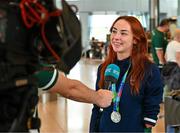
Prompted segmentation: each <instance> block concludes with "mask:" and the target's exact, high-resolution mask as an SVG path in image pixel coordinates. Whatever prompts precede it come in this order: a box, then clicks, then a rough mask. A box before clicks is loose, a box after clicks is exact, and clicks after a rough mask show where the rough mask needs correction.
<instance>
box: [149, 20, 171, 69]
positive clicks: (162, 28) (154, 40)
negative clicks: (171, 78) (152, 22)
mask: <svg viewBox="0 0 180 133" xmlns="http://www.w3.org/2000/svg"><path fill="white" fill-rule="evenodd" d="M169 24H170V22H169V19H163V20H162V21H161V23H160V25H159V26H158V27H157V28H156V29H154V30H153V31H152V33H151V52H152V57H153V60H154V62H155V63H156V64H157V65H158V67H159V69H160V71H161V70H162V67H163V65H164V64H165V63H166V60H165V51H166V47H167V44H168V35H167V32H168V31H169Z"/></svg>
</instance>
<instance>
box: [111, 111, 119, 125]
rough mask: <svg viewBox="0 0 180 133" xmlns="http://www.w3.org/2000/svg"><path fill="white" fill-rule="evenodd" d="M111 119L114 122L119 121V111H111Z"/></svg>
mask: <svg viewBox="0 0 180 133" xmlns="http://www.w3.org/2000/svg"><path fill="white" fill-rule="evenodd" d="M111 120H112V121H113V122H114V123H118V122H120V120H121V115H120V113H119V112H116V111H113V112H112V113H111Z"/></svg>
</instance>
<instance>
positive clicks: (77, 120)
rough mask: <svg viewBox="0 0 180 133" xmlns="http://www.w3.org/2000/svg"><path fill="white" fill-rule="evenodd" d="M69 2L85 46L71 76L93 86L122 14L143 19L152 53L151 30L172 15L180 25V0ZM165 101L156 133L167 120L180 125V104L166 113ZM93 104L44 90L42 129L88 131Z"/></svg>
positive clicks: (64, 132)
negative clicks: (78, 22)
mask: <svg viewBox="0 0 180 133" xmlns="http://www.w3.org/2000/svg"><path fill="white" fill-rule="evenodd" d="M67 2H68V3H69V4H70V5H73V6H72V8H73V10H75V11H76V13H77V17H78V18H79V20H80V22H81V25H82V47H83V51H82V57H81V59H80V61H79V62H78V63H77V64H76V65H75V67H74V68H73V69H72V70H71V71H70V73H69V74H68V75H67V77H69V78H72V79H77V80H80V81H82V82H83V83H84V84H86V85H87V86H89V87H90V88H92V89H95V82H96V74H97V68H98V65H99V64H101V63H102V62H103V60H104V58H105V57H106V54H107V45H108V43H109V29H110V26H111V24H112V22H113V21H114V20H115V19H116V18H117V17H118V16H123V15H132V16H135V17H136V18H138V19H139V21H140V22H141V23H142V25H143V27H144V29H145V31H146V33H147V37H148V42H149V54H150V55H151V52H150V47H151V39H150V38H151V37H150V32H151V30H152V29H153V28H155V27H156V26H157V25H158V23H159V22H160V21H161V20H162V19H164V18H170V19H171V20H172V21H173V22H175V24H176V27H177V28H180V0H131V1H130V0H67ZM152 23H153V24H152ZM169 40H171V37H170V36H169ZM92 43H93V44H92ZM94 44H95V45H94ZM93 45H94V46H93ZM173 104H180V103H173ZM164 105H165V102H162V103H161V105H160V113H159V115H158V118H159V119H158V121H157V124H156V126H155V127H153V129H152V132H153V133H161V132H162V133H164V132H166V130H167V125H166V124H170V125H173V124H174V125H177V127H178V125H180V115H179V114H177V112H180V105H179V106H176V107H177V108H176V109H174V110H175V111H174V110H173V111H174V112H173V113H174V114H166V115H168V116H165V107H164ZM171 105H172V104H171ZM92 107H93V105H92V104H86V103H79V102H75V101H72V100H68V99H65V98H63V97H62V96H61V95H59V94H50V93H48V92H44V93H43V94H42V95H41V96H40V101H39V104H38V108H39V109H38V110H39V115H40V118H41V120H42V125H41V128H40V130H41V132H42V133H43V132H44V133H50V132H52V133H55V132H56V133H57V132H58V133H87V132H89V123H90V116H91V111H92ZM169 108H173V106H169ZM178 110H179V111H178ZM170 112H171V111H170ZM165 117H166V118H167V119H168V117H174V119H176V120H175V121H174V122H172V121H171V122H170V123H168V122H169V121H168V120H167V121H166V123H165ZM174 132H175V131H174ZM179 132H180V128H179V131H178V133H179Z"/></svg>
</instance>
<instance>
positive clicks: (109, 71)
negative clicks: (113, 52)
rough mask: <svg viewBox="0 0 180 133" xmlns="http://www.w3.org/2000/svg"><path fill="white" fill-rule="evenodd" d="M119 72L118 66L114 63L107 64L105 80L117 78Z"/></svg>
mask: <svg viewBox="0 0 180 133" xmlns="http://www.w3.org/2000/svg"><path fill="white" fill-rule="evenodd" d="M119 74H120V68H119V67H118V66H117V65H115V64H109V65H108V66H107V68H106V70H105V74H104V75H105V80H106V79H109V78H110V79H111V78H113V79H115V80H118V78H119Z"/></svg>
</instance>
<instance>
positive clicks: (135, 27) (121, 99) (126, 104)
mask: <svg viewBox="0 0 180 133" xmlns="http://www.w3.org/2000/svg"><path fill="white" fill-rule="evenodd" d="M110 32H111V35H110V45H109V53H108V55H107V58H106V59H105V61H104V62H103V63H102V64H101V65H100V66H99V68H98V72H97V81H96V90H97V91H98V90H99V89H100V88H103V87H104V83H105V81H104V80H105V76H104V72H105V70H106V67H107V66H108V65H109V64H112V63H113V64H116V65H117V66H119V68H120V76H119V78H118V81H117V83H116V85H115V86H114V87H113V86H111V91H112V92H113V94H114V97H113V102H112V104H111V106H109V107H107V108H105V109H103V111H102V112H101V113H100V107H99V106H96V105H94V107H93V109H92V115H91V121H90V130H89V131H90V132H146V131H149V130H150V131H151V128H152V127H153V126H155V125H156V121H157V119H158V118H157V115H158V113H159V110H160V106H159V105H160V103H161V101H162V94H163V84H162V80H161V75H160V72H159V69H158V67H157V66H156V65H155V64H154V63H153V62H151V61H150V59H149V56H148V44H147V38H146V35H145V32H144V29H143V27H142V25H141V23H140V22H139V21H138V19H136V18H135V17H133V16H120V17H118V18H117V19H116V20H115V21H114V23H113V24H112V26H111V28H110ZM100 114H101V116H100Z"/></svg>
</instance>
